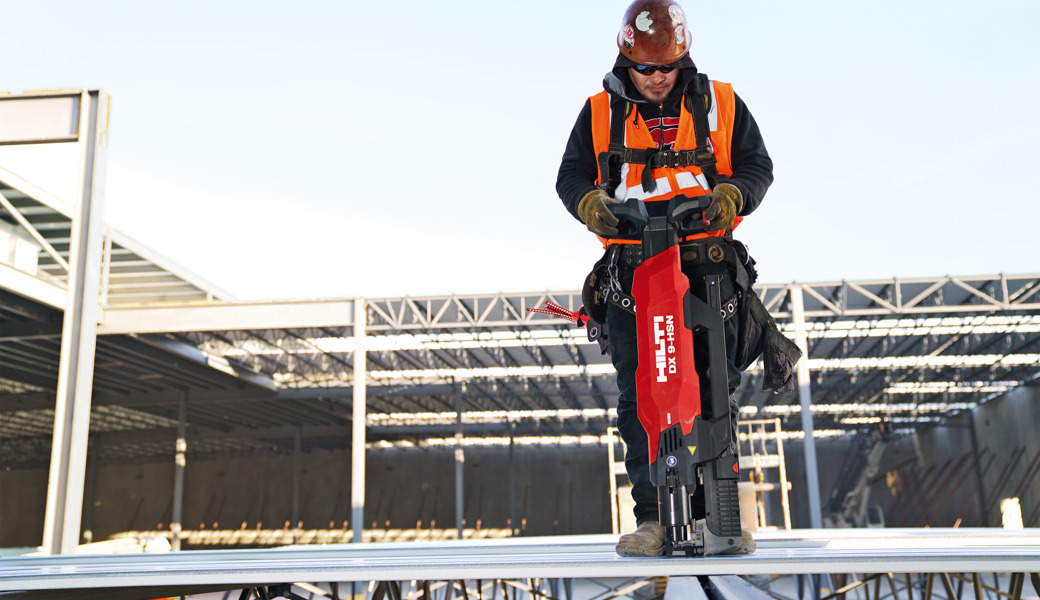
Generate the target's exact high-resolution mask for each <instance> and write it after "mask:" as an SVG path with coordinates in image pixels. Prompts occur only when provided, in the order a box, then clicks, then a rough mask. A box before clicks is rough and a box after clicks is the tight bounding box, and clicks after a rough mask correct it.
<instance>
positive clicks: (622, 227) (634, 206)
mask: <svg viewBox="0 0 1040 600" xmlns="http://www.w3.org/2000/svg"><path fill="white" fill-rule="evenodd" d="M607 208H609V209H610V212H611V213H612V214H613V215H614V216H615V217H617V218H618V224H617V229H618V234H617V235H616V236H611V237H617V238H626V239H639V236H640V235H641V234H642V232H643V228H644V227H646V224H647V222H648V221H649V220H650V217H649V216H648V215H647V213H646V204H644V203H643V201H642V200H640V199H638V198H629V199H628V200H625V201H624V202H620V203H618V204H608V205H607Z"/></svg>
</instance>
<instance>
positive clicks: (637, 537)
mask: <svg viewBox="0 0 1040 600" xmlns="http://www.w3.org/2000/svg"><path fill="white" fill-rule="evenodd" d="M752 543H753V542H752ZM615 550H616V551H617V553H618V556H661V554H663V553H664V527H661V524H660V523H658V522H657V521H646V522H645V523H640V525H639V527H636V530H635V531H633V532H632V533H626V534H625V535H623V536H621V538H620V539H618V543H617V548H615Z"/></svg>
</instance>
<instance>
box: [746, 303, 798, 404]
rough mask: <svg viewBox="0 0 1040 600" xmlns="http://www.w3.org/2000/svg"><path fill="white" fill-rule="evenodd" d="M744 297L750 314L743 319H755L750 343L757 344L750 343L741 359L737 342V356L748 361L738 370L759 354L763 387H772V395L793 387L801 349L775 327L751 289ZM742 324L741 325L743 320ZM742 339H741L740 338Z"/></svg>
mask: <svg viewBox="0 0 1040 600" xmlns="http://www.w3.org/2000/svg"><path fill="white" fill-rule="evenodd" d="M744 299H745V302H744V306H743V307H742V308H743V310H746V311H747V316H748V317H750V318H748V319H746V321H754V322H755V323H756V324H757V327H758V328H759V334H758V340H757V342H752V343H755V344H756V346H757V347H756V346H750V347H749V348H748V349H747V355H746V356H744V357H743V358H741V356H740V355H739V352H740V351H741V347H740V342H738V346H737V352H738V359H742V360H748V362H747V365H746V366H743V367H742V368H741V370H743V369H746V368H747V367H748V366H750V365H751V363H752V362H754V361H755V359H756V358H758V357H759V356H761V357H762V369H763V374H764V376H763V378H762V389H763V390H772V391H773V393H774V394H779V393H780V392H782V391H784V390H791V389H794V366H795V364H797V363H798V360H799V359H800V358H801V357H802V351H801V349H800V348H798V346H797V345H796V344H795V343H794V342H792V341H791V340H789V339H787V337H786V336H784V334H782V333H780V328H779V327H777V326H776V320H775V319H773V317H772V316H771V315H770V314H769V311H768V310H766V307H765V305H763V304H762V300H761V299H759V297H758V294H756V293H755V292H754V291H753V290H748V293H746V294H745V296H744ZM741 327H742V328H743V327H744V323H743V322H742V323H741ZM742 341H743V338H741V342H742ZM741 364H743V363H741Z"/></svg>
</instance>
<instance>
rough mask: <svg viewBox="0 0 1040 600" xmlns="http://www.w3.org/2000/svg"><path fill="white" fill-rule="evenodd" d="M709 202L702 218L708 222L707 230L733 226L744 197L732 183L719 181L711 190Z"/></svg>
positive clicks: (742, 205)
mask: <svg viewBox="0 0 1040 600" xmlns="http://www.w3.org/2000/svg"><path fill="white" fill-rule="evenodd" d="M710 197H711V204H709V205H708V208H707V209H705V211H704V220H705V221H706V222H708V226H707V227H706V228H705V229H706V230H707V231H719V230H722V229H730V228H731V227H733V220H734V219H736V217H737V213H739V212H740V209H741V208H743V207H744V198H743V196H741V195H740V190H739V189H737V186H735V185H733V184H732V183H720V184H718V185H716V186H715V190H714V191H712V192H711V194H710Z"/></svg>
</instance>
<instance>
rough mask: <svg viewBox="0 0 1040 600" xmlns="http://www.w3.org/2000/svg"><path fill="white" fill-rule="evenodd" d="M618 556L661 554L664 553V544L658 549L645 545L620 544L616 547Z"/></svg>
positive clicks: (652, 555) (651, 555)
mask: <svg viewBox="0 0 1040 600" xmlns="http://www.w3.org/2000/svg"><path fill="white" fill-rule="evenodd" d="M614 551H615V552H617V555H618V556H641V557H654V556H661V555H662V554H664V546H661V547H660V548H658V549H657V550H650V549H648V548H645V547H643V546H632V545H629V544H618V545H617V547H615V548H614Z"/></svg>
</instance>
